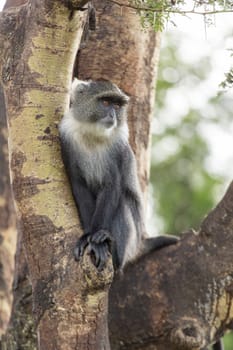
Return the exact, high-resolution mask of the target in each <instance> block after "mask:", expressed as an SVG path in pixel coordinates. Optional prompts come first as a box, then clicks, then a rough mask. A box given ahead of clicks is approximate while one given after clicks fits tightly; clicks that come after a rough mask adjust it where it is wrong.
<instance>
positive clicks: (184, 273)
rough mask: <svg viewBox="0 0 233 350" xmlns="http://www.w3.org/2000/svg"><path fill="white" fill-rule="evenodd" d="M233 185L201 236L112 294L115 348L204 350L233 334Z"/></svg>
mask: <svg viewBox="0 0 233 350" xmlns="http://www.w3.org/2000/svg"><path fill="white" fill-rule="evenodd" d="M232 250H233V183H232V184H231V186H230V187H229V189H228V192H227V193H226V195H225V196H224V198H223V200H222V201H221V202H220V203H219V205H218V206H217V207H216V208H215V209H214V210H213V211H212V212H211V213H210V214H209V215H208V216H207V218H206V219H205V220H204V221H203V222H202V224H201V227H200V230H199V233H198V234H195V233H193V232H190V233H187V234H186V235H184V236H183V237H182V239H181V241H180V242H179V244H177V245H176V246H171V247H168V248H166V249H163V250H161V251H159V252H157V253H152V254H150V255H149V256H148V257H147V259H142V260H140V261H139V262H138V264H137V265H133V266H129V267H128V269H127V272H126V273H125V275H124V277H123V278H121V279H120V280H118V281H115V283H114V284H113V286H112V290H111V293H110V310H109V313H110V335H111V340H112V344H113V346H112V350H113V349H147V350H149V349H154V346H155V345H156V349H158V350H165V349H171V350H178V349H179V350H180V349H187V350H191V349H192V350H194V349H204V348H205V347H206V345H207V344H210V343H212V342H214V341H215V340H216V339H218V338H219V337H220V336H221V335H222V334H223V333H224V332H225V331H226V330H227V329H233V304H232V296H233V260H232Z"/></svg>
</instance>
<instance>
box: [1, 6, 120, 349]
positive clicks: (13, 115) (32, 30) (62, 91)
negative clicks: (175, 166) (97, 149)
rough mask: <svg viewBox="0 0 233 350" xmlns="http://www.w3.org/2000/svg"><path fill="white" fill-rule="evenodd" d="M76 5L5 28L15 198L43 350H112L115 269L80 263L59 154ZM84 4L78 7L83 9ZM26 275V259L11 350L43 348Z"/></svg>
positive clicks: (14, 18) (23, 14)
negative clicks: (111, 303) (111, 290)
mask: <svg viewBox="0 0 233 350" xmlns="http://www.w3.org/2000/svg"><path fill="white" fill-rule="evenodd" d="M72 3H73V2H72V1H40V2H37V1H32V2H29V3H27V4H25V5H23V6H21V7H19V8H9V10H7V11H5V12H3V13H2V16H1V21H0V27H1V28H0V29H1V33H3V34H4V33H5V37H3V34H2V37H1V40H0V42H1V43H0V45H1V48H2V50H1V53H2V56H1V58H2V62H1V63H2V67H1V71H2V80H3V84H4V88H5V95H6V99H7V105H8V116H9V125H10V129H9V145H10V155H11V172H12V179H13V189H14V196H15V200H16V203H17V214H18V217H19V223H20V232H21V234H22V241H21V243H22V244H23V246H24V250H25V254H26V258H27V263H28V267H29V275H30V281H31V283H32V302H33V314H34V319H35V325H36V328H37V334H38V348H39V349H46V350H49V349H53V350H54V349H67V350H69V349H107V348H108V347H109V346H108V332H107V316H106V315H107V296H108V288H109V284H110V282H111V280H112V275H113V270H112V264H111V262H110V261H109V265H108V267H107V268H106V270H105V271H104V272H103V273H102V274H100V273H97V272H96V270H95V268H94V267H93V265H92V263H91V262H90V259H89V256H88V255H86V256H85V257H84V259H83V262H82V264H79V265H78V264H77V263H76V262H75V261H74V258H73V248H74V245H75V243H76V240H77V236H78V234H81V230H80V225H79V222H78V216H77V211H76V208H75V205H74V203H73V200H72V196H71V192H70V187H69V185H68V182H67V179H66V176H65V174H64V169H63V164H62V161H61V157H60V149H59V139H58V130H57V124H58V122H59V120H60V118H61V116H62V114H63V113H64V109H65V108H68V88H69V85H70V82H71V77H72V68H73V62H74V59H75V55H76V52H77V49H78V46H79V41H80V38H81V34H82V28H83V25H84V22H85V17H86V12H84V11H81V12H79V11H75V9H74V8H72V5H73V4H72ZM84 3H85V2H84V1H80V2H79V1H74V5H75V7H77V6H79V5H80V6H83V5H84ZM6 38H7V39H8V40H7V41H6ZM12 47H13V48H14V50H12ZM20 247H22V246H21V244H19V248H18V249H20ZM19 252H20V251H19V250H18V253H19ZM24 266H25V265H24V260H23V257H22V262H21V263H20V271H18V276H17V277H19V276H20V273H22V278H18V279H16V281H15V286H16V289H17V293H15V303H14V310H13V315H12V320H11V329H10V331H9V333H8V334H9V337H7V336H6V337H5V338H4V341H3V342H2V348H3V349H19V348H20V349H24V350H25V349H30V350H31V349H34V348H35V346H36V345H35V339H34V338H33V327H34V324H33V320H32V318H31V314H30V311H31V310H30V304H31V303H30V285H29V284H28V281H27V279H26V278H25V276H26V273H25V271H24ZM24 283H25V285H24ZM27 293H28V294H27ZM27 295H28V300H26V299H27ZM25 300H26V302H28V307H27V305H26V307H25V305H24V308H25V309H26V310H25V311H26V312H25V314H24V315H23V314H22V310H23V304H24V303H25ZM22 301H23V302H22ZM18 312H19V314H20V315H19V314H18ZM18 316H19V317H18ZM22 324H23V329H24V330H26V332H27V331H28V329H30V332H31V333H32V336H31V339H23V336H24V334H23V332H22V331H21V332H20V331H19V332H17V331H15V328H17V327H18V328H20V326H21V328H22ZM30 332H29V333H30ZM21 336H22V337H21ZM18 342H19V343H20V344H19V343H18Z"/></svg>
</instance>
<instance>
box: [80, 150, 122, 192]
mask: <svg viewBox="0 0 233 350" xmlns="http://www.w3.org/2000/svg"><path fill="white" fill-rule="evenodd" d="M81 158H82V159H80V160H81V162H80V168H81V171H82V175H83V177H84V178H85V180H86V182H87V184H88V185H89V186H91V187H96V186H102V185H104V184H105V182H106V181H107V182H109V181H114V171H112V169H113V167H114V163H115V162H114V157H112V158H111V155H110V154H108V153H107V152H87V153H86V154H83V155H82V157H81Z"/></svg>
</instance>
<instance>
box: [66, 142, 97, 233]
mask: <svg viewBox="0 0 233 350" xmlns="http://www.w3.org/2000/svg"><path fill="white" fill-rule="evenodd" d="M61 153H62V159H63V163H64V165H65V169H66V172H67V175H68V178H69V181H70V184H71V189H72V194H73V197H74V200H75V204H76V207H77V209H78V212H79V217H80V221H81V224H82V227H83V230H84V233H87V232H89V231H90V225H91V219H92V216H93V213H94V210H95V199H94V197H93V194H92V193H91V191H90V190H89V189H88V187H87V184H86V182H85V180H84V179H83V178H82V176H81V171H80V169H79V167H78V163H77V161H75V160H74V159H71V155H72V154H73V152H72V151H71V149H70V147H69V143H67V142H66V141H65V140H64V138H63V137H62V136H61Z"/></svg>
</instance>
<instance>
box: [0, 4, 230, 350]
mask: <svg viewBox="0 0 233 350" xmlns="http://www.w3.org/2000/svg"><path fill="white" fill-rule="evenodd" d="M63 3H64V4H65V3H66V4H68V1H66V2H65V1H63V2H60V3H59V2H58V1H57V2H56V1H48V2H46V1H40V3H38V2H37V1H34V2H33V3H32V6H31V7H29V6H22V7H21V8H20V10H19V13H18V12H17V13H15V12H14V10H11V11H10V12H8V13H6V14H4V15H3V19H2V22H1V24H0V25H1V27H2V28H3V29H4V30H5V33H8V35H9V37H8V39H9V38H10V41H9V42H8V43H7V44H6V43H5V42H4V40H0V48H1V50H0V52H4V55H3V74H2V76H3V82H4V85H5V91H6V97H7V103H8V107H9V116H11V119H10V126H11V128H10V146H11V156H12V162H11V168H12V174H13V184H14V192H15V197H16V201H17V206H18V212H19V213H20V216H21V234H22V242H23V244H24V247H25V253H26V256H27V261H28V263H29V264H28V266H29V274H30V280H31V281H32V299H31V291H30V285H29V283H28V279H27V278H26V276H27V270H26V264H25V260H24V255H23V254H22V253H21V251H23V248H22V245H19V247H18V250H17V251H18V254H19V258H20V259H21V262H20V264H19V266H20V268H19V270H18V271H17V277H18V278H17V279H16V280H15V291H16V292H15V302H14V310H13V317H12V319H11V329H10V331H9V337H6V339H4V343H2V348H3V349H4V350H5V349H7V350H15V349H23V350H32V349H36V347H37V346H36V339H35V332H34V328H35V326H36V327H37V330H38V334H39V348H41V349H46V350H47V349H48V350H50V349H67V350H69V349H72V350H73V349H80V350H82V349H88V350H89V349H97V350H98V349H101V350H102V349H108V348H109V344H108V330H107V292H108V288H109V284H110V283H111V280H112V266H111V263H109V265H108V267H107V269H106V271H104V273H103V274H98V273H96V270H95V268H94V267H93V266H92V264H90V259H89V257H88V255H85V257H84V260H83V261H82V263H81V264H80V265H78V264H76V263H75V262H74V261H73V254H72V252H73V247H74V244H75V242H76V239H77V235H78V234H80V228H79V224H78V220H77V213H76V209H75V206H74V204H73V200H72V198H71V194H70V190H69V185H68V183H67V179H66V178H65V176H64V172H63V166H62V162H61V159H60V152H59V142H58V137H57V122H58V121H59V119H60V117H61V115H62V114H63V111H64V109H65V108H66V107H67V105H68V100H67V87H68V86H69V84H70V79H71V75H72V64H73V60H74V56H75V51H76V50H77V47H78V45H79V38H80V33H81V26H82V24H83V21H82V17H85V11H84V12H81V13H77V12H75V13H73V11H70V10H69V9H68V8H67V7H65V5H64V6H63V5H62V4H63ZM77 3H78V2H76V4H75V6H77ZM37 4H39V6H40V9H39V8H38V7H37ZM58 4H59V5H58ZM70 4H71V1H69V5H70ZM79 4H80V6H81V5H82V6H83V5H84V2H83V1H80V2H79ZM56 5H58V6H56ZM94 5H95V7H96V10H97V30H96V32H93V33H89V40H88V41H87V40H86V42H83V43H82V46H81V47H82V48H81V49H80V51H79V55H78V59H77V63H76V70H75V75H78V77H79V78H81V79H87V78H92V79H99V78H101V79H109V80H112V81H113V82H115V83H117V84H118V85H120V87H121V88H123V90H124V91H126V92H127V93H128V94H129V95H130V96H131V107H130V110H129V125H130V130H131V134H130V140H131V144H132V146H133V148H134V151H135V153H136V156H137V159H138V165H139V176H140V180H141V185H142V188H143V191H144V192H145V190H146V185H147V182H148V164H149V162H148V159H149V157H148V154H149V153H148V150H149V146H150V142H149V141H148V140H149V135H150V115H151V110H152V105H153V103H152V99H153V97H154V91H153V87H154V86H155V76H156V74H155V73H156V72H155V69H156V63H157V57H158V47H159V40H158V36H157V35H156V34H155V33H151V32H143V31H141V29H140V23H139V19H138V17H137V15H136V13H135V12H133V11H131V10H129V9H127V8H121V7H119V6H117V5H113V4H111V3H110V2H108V1H106V2H103V1H100V0H98V1H94ZM26 28H30V31H28V30H27V31H26ZM76 33H78V38H77V37H76ZM85 38H87V35H86V34H85ZM12 46H13V47H15V52H14V57H12V52H11V51H12V50H11V47H12ZM58 67H59V69H58ZM122 67H123V69H122ZM19 131H20V132H19ZM232 191H233V189H232V186H231V188H230V190H229V192H228V194H227V196H226V197H225V199H224V200H223V202H222V203H221V204H220V205H219V206H218V207H217V209H216V210H215V211H213V212H212V213H211V214H210V215H209V216H208V218H207V219H206V220H205V221H204V222H203V224H202V226H201V229H200V233H199V235H198V236H197V235H195V234H193V233H191V232H190V233H189V234H187V235H186V236H184V237H183V239H182V240H181V242H180V243H179V244H178V245H177V246H172V247H168V248H166V249H163V250H161V251H160V252H157V253H156V254H150V255H149V256H148V257H147V258H146V259H142V260H140V261H139V262H138V263H137V264H134V265H132V266H129V267H128V268H127V270H126V272H125V274H124V276H120V277H118V278H116V279H115V282H114V285H113V286H112V290H111V294H110V317H109V326H110V334H111V342H112V350H113V349H144V350H145V349H147V350H149V349H155V347H156V348H157V349H159V350H165V349H171V350H173V349H176V350H177V349H187V350H189V349H192V350H195V349H196V350H197V349H200V348H202V347H204V346H205V345H206V344H209V343H210V342H212V341H214V339H217V338H218V337H219V335H220V334H221V332H223V331H225V330H226V329H227V328H231V327H232V324H233V322H232V317H233V311H232V306H231V300H232V276H233V271H232V257H231V251H232V244H233V242H232V237H231V236H232V225H233V223H232V217H233V215H232V211H233V208H232V203H233V194H232ZM219 261H220V263H218V262H219ZM31 303H33V311H34V316H35V317H34V318H35V324H34V321H33V319H32V317H31ZM23 310H25V312H23ZM22 325H23V326H25V327H22ZM20 327H21V333H20V331H19V332H18V331H16V332H15V329H19V328H20ZM25 332H26V333H25ZM27 332H28V333H30V334H31V337H30V336H29V337H28V338H27V337H24V336H25V334H27Z"/></svg>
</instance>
